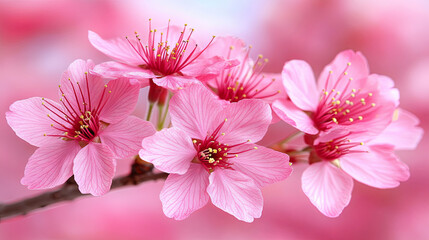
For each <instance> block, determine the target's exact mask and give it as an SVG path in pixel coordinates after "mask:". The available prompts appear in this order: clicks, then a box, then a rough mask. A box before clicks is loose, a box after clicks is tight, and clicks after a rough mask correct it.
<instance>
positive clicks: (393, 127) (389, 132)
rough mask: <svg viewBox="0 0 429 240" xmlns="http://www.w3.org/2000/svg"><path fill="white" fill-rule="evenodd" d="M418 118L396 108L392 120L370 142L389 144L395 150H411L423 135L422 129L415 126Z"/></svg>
mask: <svg viewBox="0 0 429 240" xmlns="http://www.w3.org/2000/svg"><path fill="white" fill-rule="evenodd" d="M419 122H420V121H419V119H418V118H417V117H416V116H415V115H414V114H412V113H410V112H407V111H405V110H404V109H401V108H399V109H397V110H395V113H394V114H393V121H392V122H391V123H390V124H389V125H388V126H387V127H386V128H385V129H384V130H383V132H382V133H381V134H379V135H377V137H376V138H375V139H373V140H371V142H370V144H371V145H375V144H390V145H394V146H395V149H397V150H412V149H415V148H416V147H417V144H418V143H419V142H420V140H421V139H422V137H423V129H422V128H420V127H417V125H418V124H419Z"/></svg>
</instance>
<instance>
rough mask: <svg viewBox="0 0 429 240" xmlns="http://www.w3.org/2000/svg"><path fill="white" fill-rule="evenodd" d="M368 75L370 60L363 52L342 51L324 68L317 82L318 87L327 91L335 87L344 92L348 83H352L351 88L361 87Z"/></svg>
mask: <svg viewBox="0 0 429 240" xmlns="http://www.w3.org/2000/svg"><path fill="white" fill-rule="evenodd" d="M349 64H350V65H349ZM330 71H332V72H330ZM368 75H369V67H368V62H367V61H366V58H365V57H364V56H363V55H362V53H361V52H354V51H353V50H346V51H342V52H340V53H339V54H337V56H336V57H335V59H334V60H333V61H332V62H331V63H330V64H328V65H327V66H326V67H325V68H324V69H323V71H322V73H321V74H320V77H319V80H318V82H317V83H318V89H319V90H322V89H325V90H326V91H331V90H332V89H335V90H336V91H340V92H343V91H344V89H345V86H347V84H350V85H349V89H351V88H355V89H360V88H361V84H363V83H364V82H365V81H364V80H365V78H366V77H368ZM350 78H352V79H353V81H351V83H349V79H350ZM361 80H363V81H361Z"/></svg>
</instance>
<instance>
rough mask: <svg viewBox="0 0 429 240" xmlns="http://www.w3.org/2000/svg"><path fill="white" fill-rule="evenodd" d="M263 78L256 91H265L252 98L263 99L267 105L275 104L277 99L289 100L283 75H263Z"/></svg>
mask: <svg viewBox="0 0 429 240" xmlns="http://www.w3.org/2000/svg"><path fill="white" fill-rule="evenodd" d="M262 76H263V79H262V80H261V81H260V82H259V83H258V84H257V85H256V87H255V89H263V88H265V89H264V90H263V91H258V93H257V94H255V95H254V96H253V97H252V98H259V99H262V100H264V102H266V103H273V102H274V101H275V100H277V99H286V98H287V94H286V90H285V88H284V86H283V82H282V76H281V74H275V73H262ZM266 86H268V87H266ZM273 118H274V114H273Z"/></svg>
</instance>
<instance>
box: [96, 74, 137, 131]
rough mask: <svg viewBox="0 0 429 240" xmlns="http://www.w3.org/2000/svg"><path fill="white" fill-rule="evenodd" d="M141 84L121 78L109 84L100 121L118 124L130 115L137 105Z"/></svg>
mask: <svg viewBox="0 0 429 240" xmlns="http://www.w3.org/2000/svg"><path fill="white" fill-rule="evenodd" d="M139 92H140V84H139V82H138V81H136V80H129V79H125V78H120V79H116V80H112V81H110V82H109V83H108V84H107V88H106V93H105V94H106V95H107V96H105V97H104V98H107V100H106V103H103V104H105V105H104V107H103V108H102V109H101V110H99V111H100V113H99V116H100V119H101V120H102V121H104V122H107V123H117V122H119V121H121V120H122V119H124V118H126V117H127V116H128V115H130V114H131V113H132V112H133V111H134V108H135V106H136V104H137V101H138V98H139Z"/></svg>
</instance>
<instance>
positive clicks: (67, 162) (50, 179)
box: [21, 141, 81, 189]
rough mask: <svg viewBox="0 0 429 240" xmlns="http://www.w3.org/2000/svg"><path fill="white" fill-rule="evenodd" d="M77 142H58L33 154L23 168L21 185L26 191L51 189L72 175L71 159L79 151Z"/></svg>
mask: <svg viewBox="0 0 429 240" xmlns="http://www.w3.org/2000/svg"><path fill="white" fill-rule="evenodd" d="M80 149H81V148H80V146H79V144H78V142H77V141H58V142H57V143H55V144H51V145H48V146H43V147H41V148H39V149H37V150H36V152H34V154H33V155H31V157H30V159H29V160H28V163H27V166H25V172H24V177H23V178H22V179H21V184H23V185H27V186H28V189H46V188H53V187H56V186H58V185H61V184H63V183H64V182H65V181H67V179H68V178H70V177H71V176H72V175H73V159H74V158H75V157H76V155H77V153H78V152H79V150H80Z"/></svg>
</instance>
